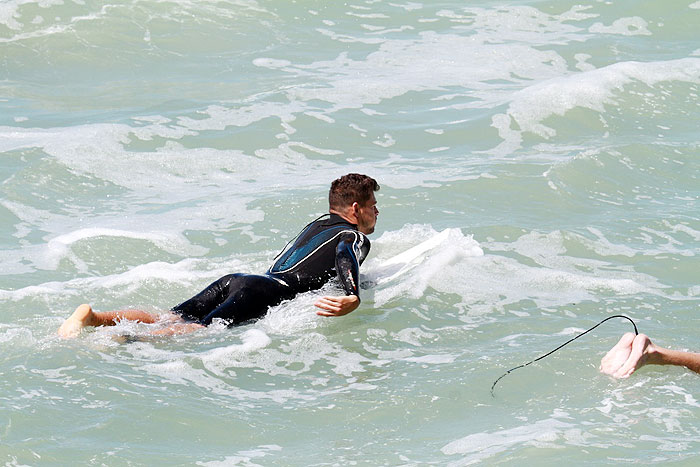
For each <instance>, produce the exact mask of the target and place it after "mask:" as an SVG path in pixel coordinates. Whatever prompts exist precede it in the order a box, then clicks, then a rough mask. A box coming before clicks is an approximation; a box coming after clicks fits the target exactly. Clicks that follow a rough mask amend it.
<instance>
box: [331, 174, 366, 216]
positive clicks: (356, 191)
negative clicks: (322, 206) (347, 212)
mask: <svg viewBox="0 0 700 467" xmlns="http://www.w3.org/2000/svg"><path fill="white" fill-rule="evenodd" d="M375 191H379V184H378V183H377V181H376V180H375V179H373V178H372V177H368V176H367V175H361V174H347V175H343V176H342V177H340V178H339V179H337V180H334V181H333V183H331V190H330V192H329V193H328V204H329V206H330V208H331V209H341V208H344V207H346V206H350V205H352V203H354V202H357V203H358V204H360V205H363V206H364V205H365V204H366V203H367V201H369V199H370V197H371V196H372V193H374V192H375Z"/></svg>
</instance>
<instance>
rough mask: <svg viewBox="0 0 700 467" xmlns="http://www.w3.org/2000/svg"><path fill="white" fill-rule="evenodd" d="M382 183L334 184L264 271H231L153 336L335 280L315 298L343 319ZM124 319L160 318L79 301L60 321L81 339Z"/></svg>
mask: <svg viewBox="0 0 700 467" xmlns="http://www.w3.org/2000/svg"><path fill="white" fill-rule="evenodd" d="M378 190H379V185H378V184H377V182H376V180H374V179H373V178H371V177H368V176H366V175H360V174H348V175H345V176H343V177H340V178H339V179H337V180H335V181H333V183H332V184H331V189H330V192H329V195H328V204H329V214H326V215H324V216H321V217H320V218H318V219H316V220H315V221H313V222H312V223H310V224H309V225H307V226H306V227H305V228H304V229H303V230H302V231H301V233H300V234H299V236H298V237H297V238H296V239H295V240H294V241H293V242H290V244H291V245H289V244H288V245H287V247H286V248H285V249H284V250H283V251H282V252H281V253H280V254H279V255H278V256H277V258H276V261H275V263H274V264H273V265H272V267H270V269H269V270H268V271H267V272H266V273H265V274H263V275H254V274H229V275H226V276H224V277H222V278H220V279H218V280H217V281H215V282H214V283H212V284H211V285H209V286H208V287H207V288H206V289H204V290H203V291H202V292H200V293H199V294H197V295H196V296H194V297H192V298H191V299H189V300H187V301H185V302H183V303H181V304H180V305H177V306H176V307H174V308H173V309H172V310H170V313H168V314H166V315H165V319H167V320H170V321H171V324H170V325H169V326H168V327H167V328H166V329H161V330H158V331H154V332H153V334H183V333H186V332H191V331H194V330H196V329H199V328H202V327H204V326H208V325H209V324H211V323H212V322H213V321H214V320H215V319H221V320H224V321H225V322H227V323H228V324H229V325H230V326H233V325H237V324H241V323H244V322H246V321H250V320H253V319H258V318H261V317H262V316H264V315H265V313H267V310H268V309H269V308H270V307H272V306H275V305H279V304H280V303H282V302H283V301H284V300H289V299H292V298H294V297H295V296H296V295H297V294H299V293H302V292H308V291H310V290H316V289H319V288H321V287H322V286H323V285H324V284H325V283H326V282H328V281H329V280H330V279H332V278H333V277H337V278H338V279H339V281H340V284H341V285H342V287H343V289H344V290H345V295H340V296H325V297H322V298H320V299H319V300H318V301H317V302H316V303H315V305H316V307H318V308H319V311H317V314H318V315H320V316H343V315H346V314H348V313H350V312H352V311H354V310H355V309H357V307H358V306H359V305H360V291H359V284H360V265H361V264H362V262H363V261H364V260H365V258H366V257H367V254H368V253H369V249H370V242H369V239H367V235H369V234H371V233H372V232H374V227H375V225H376V223H377V216H378V215H379V211H378V210H377V200H376V198H375V196H374V192H375V191H378ZM121 320H130V321H139V322H142V323H155V322H159V321H163V320H164V317H163V316H162V315H156V314H152V313H148V312H145V311H141V310H123V311H106V312H95V311H93V310H92V308H91V307H90V305H80V306H79V307H78V308H77V309H76V310H75V312H73V314H72V315H71V316H70V317H69V318H68V319H67V320H66V321H65V322H64V323H63V324H62V325H61V327H60V328H59V329H58V334H59V335H60V336H61V337H75V336H77V335H78V334H79V333H80V330H81V329H82V328H84V327H86V326H113V325H115V324H117V322H119V321H121Z"/></svg>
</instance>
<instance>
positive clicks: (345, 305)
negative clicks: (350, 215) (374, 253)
mask: <svg viewBox="0 0 700 467" xmlns="http://www.w3.org/2000/svg"><path fill="white" fill-rule="evenodd" d="M359 235H360V234H359V233H356V232H348V233H347V234H343V235H342V237H341V238H340V241H339V242H338V246H337V247H336V249H335V270H336V271H337V273H338V279H340V283H341V284H342V286H343V289H345V295H339V296H326V297H323V298H321V299H319V300H318V301H317V302H316V303H315V305H316V306H317V307H318V308H320V309H321V311H317V312H316V314H317V315H319V316H343V315H347V314H348V313H351V312H353V311H355V310H356V309H357V307H359V306H360V287H359V284H360V262H359V260H358V258H357V255H356V253H355V246H356V243H357V242H358V241H359Z"/></svg>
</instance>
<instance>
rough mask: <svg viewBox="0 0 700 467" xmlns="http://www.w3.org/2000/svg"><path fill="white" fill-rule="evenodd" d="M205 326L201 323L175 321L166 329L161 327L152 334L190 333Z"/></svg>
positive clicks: (172, 334)
mask: <svg viewBox="0 0 700 467" xmlns="http://www.w3.org/2000/svg"><path fill="white" fill-rule="evenodd" d="M203 327H204V326H202V325H201V324H199V323H186V322H181V323H174V324H172V325H170V326H168V327H167V328H165V329H159V330H157V331H153V332H151V335H154V336H174V335H178V334H189V333H190V332H194V331H197V330H198V329H202V328H203Z"/></svg>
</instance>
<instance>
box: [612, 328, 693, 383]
mask: <svg viewBox="0 0 700 467" xmlns="http://www.w3.org/2000/svg"><path fill="white" fill-rule="evenodd" d="M647 364H652V365H678V366H684V367H686V368H689V369H691V370H693V371H695V372H696V373H700V353H693V352H683V351H680V350H670V349H665V348H663V347H659V346H657V345H654V344H653V343H652V342H651V339H649V337H648V336H646V335H644V334H639V335H637V336H635V335H634V334H632V333H627V334H625V335H624V336H622V338H621V339H620V341H619V342H618V343H617V344H616V345H615V346H614V347H613V348H612V349H610V351H609V352H608V353H607V354H606V355H605V356H604V357H603V359H602V360H601V361H600V371H601V372H603V373H605V374H608V375H611V376H614V377H615V378H627V377H628V376H630V375H631V374H632V373H634V372H635V371H636V370H637V369H639V368H641V367H642V366H644V365H647Z"/></svg>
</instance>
